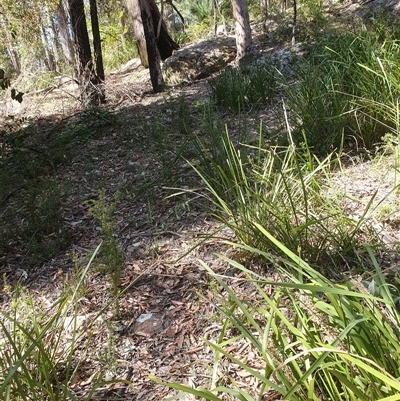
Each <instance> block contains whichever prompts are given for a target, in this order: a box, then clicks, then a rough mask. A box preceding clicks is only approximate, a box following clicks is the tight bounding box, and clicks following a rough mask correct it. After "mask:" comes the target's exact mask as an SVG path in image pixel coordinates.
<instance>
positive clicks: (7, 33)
mask: <svg viewBox="0 0 400 401" xmlns="http://www.w3.org/2000/svg"><path fill="white" fill-rule="evenodd" d="M0 29H1V32H2V35H1V40H2V42H3V43H4V44H5V46H6V49H7V54H8V56H9V57H10V60H11V63H12V65H13V68H14V70H15V72H16V74H17V75H20V74H21V60H20V56H19V54H18V52H17V50H16V48H17V40H16V37H17V34H16V32H15V30H14V28H13V25H12V24H11V22H10V21H9V18H8V15H7V10H6V9H5V8H3V7H2V5H1V4H0Z"/></svg>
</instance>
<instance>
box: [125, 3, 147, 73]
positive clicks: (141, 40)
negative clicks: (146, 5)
mask: <svg viewBox="0 0 400 401" xmlns="http://www.w3.org/2000/svg"><path fill="white" fill-rule="evenodd" d="M126 8H127V9H128V13H129V15H130V17H131V18H132V23H133V31H134V32H135V38H136V46H137V49H138V53H139V57H140V61H141V63H142V65H143V67H144V68H149V60H148V58H147V50H146V38H145V36H144V29H143V24H142V17H141V13H140V5H139V1H138V0H126Z"/></svg>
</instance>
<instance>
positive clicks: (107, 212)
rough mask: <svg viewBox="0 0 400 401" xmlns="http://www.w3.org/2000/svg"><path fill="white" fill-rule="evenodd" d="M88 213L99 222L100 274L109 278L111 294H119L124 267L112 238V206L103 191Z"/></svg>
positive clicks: (119, 252)
mask: <svg viewBox="0 0 400 401" xmlns="http://www.w3.org/2000/svg"><path fill="white" fill-rule="evenodd" d="M89 213H90V214H91V215H92V216H93V217H94V218H95V219H96V220H98V221H99V223H100V225H101V234H102V237H103V244H102V248H101V253H100V255H99V256H100V259H99V260H100V261H101V262H102V263H100V264H99V270H100V272H101V273H102V274H103V275H105V276H108V277H110V278H111V282H112V288H113V294H114V295H116V296H117V295H118V294H119V292H120V283H121V274H122V270H123V268H124V266H125V263H124V258H123V256H122V252H121V249H120V247H119V245H118V242H117V240H116V238H115V236H114V226H115V221H114V219H113V214H114V206H113V205H108V204H107V200H106V195H105V190H104V189H103V190H101V191H99V199H98V200H94V201H92V202H91V206H90V209H89Z"/></svg>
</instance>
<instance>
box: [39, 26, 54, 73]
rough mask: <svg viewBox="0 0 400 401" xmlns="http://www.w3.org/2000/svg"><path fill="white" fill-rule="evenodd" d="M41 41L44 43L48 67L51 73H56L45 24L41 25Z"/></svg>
mask: <svg viewBox="0 0 400 401" xmlns="http://www.w3.org/2000/svg"><path fill="white" fill-rule="evenodd" d="M40 25H41V26H40V28H39V29H40V41H41V42H42V47H43V51H44V55H45V60H46V67H47V69H48V70H49V71H55V68H54V59H53V55H52V54H51V52H50V49H49V42H48V40H47V36H46V32H45V27H44V25H43V23H41V24H40Z"/></svg>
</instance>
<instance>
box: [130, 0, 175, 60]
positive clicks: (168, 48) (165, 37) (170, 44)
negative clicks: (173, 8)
mask: <svg viewBox="0 0 400 401" xmlns="http://www.w3.org/2000/svg"><path fill="white" fill-rule="evenodd" d="M146 5H147V8H148V10H149V12H150V14H151V20H152V25H153V30H154V32H155V37H156V46H157V49H158V52H159V54H160V57H161V60H165V59H166V58H168V57H170V56H171V55H172V53H173V51H174V50H177V49H179V45H178V44H177V43H176V42H174V40H173V39H172V38H171V36H170V35H169V33H168V30H167V26H166V24H165V23H164V21H161V26H160V32H159V35H158V37H157V29H158V26H159V23H160V19H161V14H160V11H159V9H158V7H157V4H156V3H155V1H154V0H146ZM126 6H127V9H128V12H129V15H130V17H131V18H132V21H133V30H134V32H135V37H136V44H137V48H138V52H139V57H140V60H141V62H142V65H143V66H144V67H146V68H147V67H148V66H149V60H148V56H147V45H146V37H145V32H144V27H143V23H142V17H141V8H140V5H139V0H126Z"/></svg>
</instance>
